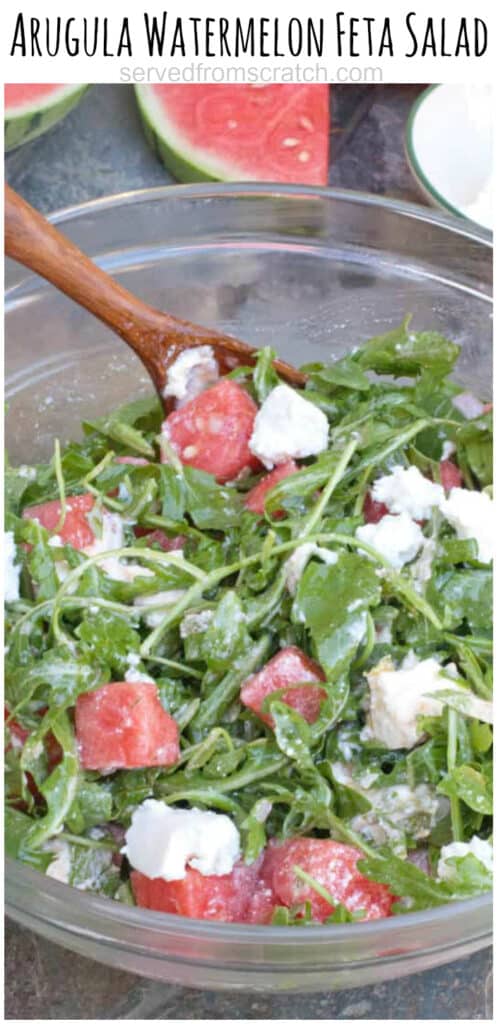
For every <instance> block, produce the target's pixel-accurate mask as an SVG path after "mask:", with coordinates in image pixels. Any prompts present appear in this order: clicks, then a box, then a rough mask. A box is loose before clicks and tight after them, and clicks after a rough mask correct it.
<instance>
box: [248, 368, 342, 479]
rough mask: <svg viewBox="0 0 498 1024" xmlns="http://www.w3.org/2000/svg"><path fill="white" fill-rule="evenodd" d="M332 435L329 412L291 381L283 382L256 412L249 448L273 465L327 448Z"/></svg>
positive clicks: (269, 467)
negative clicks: (327, 413) (289, 384)
mask: <svg viewBox="0 0 498 1024" xmlns="http://www.w3.org/2000/svg"><path fill="white" fill-rule="evenodd" d="M328 435H329V425H328V420H327V417H326V415H325V413H323V412H322V410H321V409H319V408H318V407H317V406H316V405H313V403H312V402H308V401H307V400H306V398H303V396H302V395H301V394H299V392H298V391H294V390H293V388H290V387H288V385H287V384H279V385H278V386H277V387H276V388H274V389H273V391H270V394H269V395H268V397H267V398H266V399H265V401H264V402H263V405H262V406H261V408H260V409H259V411H258V413H257V415H256V419H255V421H254V429H253V433H252V437H251V439H250V441H249V448H250V449H251V451H252V452H253V454H254V455H256V456H257V457H258V459H260V460H261V462H262V463H263V464H264V465H265V466H266V467H267V469H272V467H273V466H278V465H279V464H280V463H281V462H287V459H291V458H294V459H305V458H306V457H307V456H308V455H318V454H319V453H320V452H323V451H325V449H326V447H327V443H328Z"/></svg>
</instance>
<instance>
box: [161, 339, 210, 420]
mask: <svg viewBox="0 0 498 1024" xmlns="http://www.w3.org/2000/svg"><path fill="white" fill-rule="evenodd" d="M219 375H220V372H219V369H218V363H217V362H216V359H215V356H214V351H213V349H212V348H211V345H200V346H199V347H198V348H187V349H185V351H184V352H181V353H180V355H179V356H178V358H177V359H175V361H174V363H172V365H171V366H170V367H169V369H168V377H167V382H166V385H165V387H164V388H163V397H164V398H176V400H177V403H176V404H177V406H178V407H180V406H181V405H184V404H185V403H186V402H189V401H190V400H191V399H192V398H195V397H196V396H197V395H200V394H201V392H202V391H205V390H206V388H209V387H211V386H212V385H213V384H216V382H217V380H218V378H219Z"/></svg>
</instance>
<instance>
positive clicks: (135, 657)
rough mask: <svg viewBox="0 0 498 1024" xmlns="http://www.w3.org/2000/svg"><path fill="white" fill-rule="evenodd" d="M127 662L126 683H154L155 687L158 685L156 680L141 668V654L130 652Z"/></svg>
mask: <svg viewBox="0 0 498 1024" xmlns="http://www.w3.org/2000/svg"><path fill="white" fill-rule="evenodd" d="M126 660H127V662H128V668H127V669H126V672H125V674H124V679H125V682H126V683H153V684H154V686H155V685H156V680H155V679H153V678H152V676H149V675H148V674H147V672H145V671H144V669H143V668H139V665H140V664H141V660H140V655H139V654H136V653H135V651H130V653H129V654H128V657H127V659H126Z"/></svg>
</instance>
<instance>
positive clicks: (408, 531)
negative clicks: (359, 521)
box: [356, 512, 424, 569]
mask: <svg viewBox="0 0 498 1024" xmlns="http://www.w3.org/2000/svg"><path fill="white" fill-rule="evenodd" d="M356 536H357V538H358V540H362V541H364V542H365V544H370V546H371V547H372V548H375V550H376V551H378V552H379V555H383V557H384V558H387V559H388V561H389V562H390V563H391V565H392V566H393V567H394V568H395V569H401V567H402V566H403V565H405V564H406V562H411V561H412V559H413V558H415V555H416V554H417V553H418V551H419V550H420V548H421V547H422V545H423V543H424V535H423V533H422V530H421V529H420V526H419V525H418V523H414V521H413V519H410V516H408V515H407V514H406V512H402V513H401V515H399V516H382V519H380V520H379V522H378V523H366V524H365V526H359V527H358V529H357V531H356Z"/></svg>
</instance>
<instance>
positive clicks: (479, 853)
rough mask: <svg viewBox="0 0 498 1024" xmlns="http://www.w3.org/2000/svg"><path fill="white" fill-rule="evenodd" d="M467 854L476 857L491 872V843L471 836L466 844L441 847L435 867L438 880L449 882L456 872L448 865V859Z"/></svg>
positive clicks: (453, 867)
mask: <svg viewBox="0 0 498 1024" xmlns="http://www.w3.org/2000/svg"><path fill="white" fill-rule="evenodd" d="M468 853H473V854H474V857H477V859H478V860H480V861H481V864H484V867H485V868H487V869H488V871H491V872H492V871H493V847H492V845H491V843H490V842H489V840H487V839H479V836H472V839H471V840H470V842H468V843H448V845H447V846H443V848H442V850H441V853H440V857H439V861H438V866H437V875H438V878H441V879H442V881H444V882H451V881H452V880H453V879H454V877H455V875H456V871H455V866H454V865H453V864H448V860H449V858H450V857H466V856H467V854H468Z"/></svg>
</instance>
